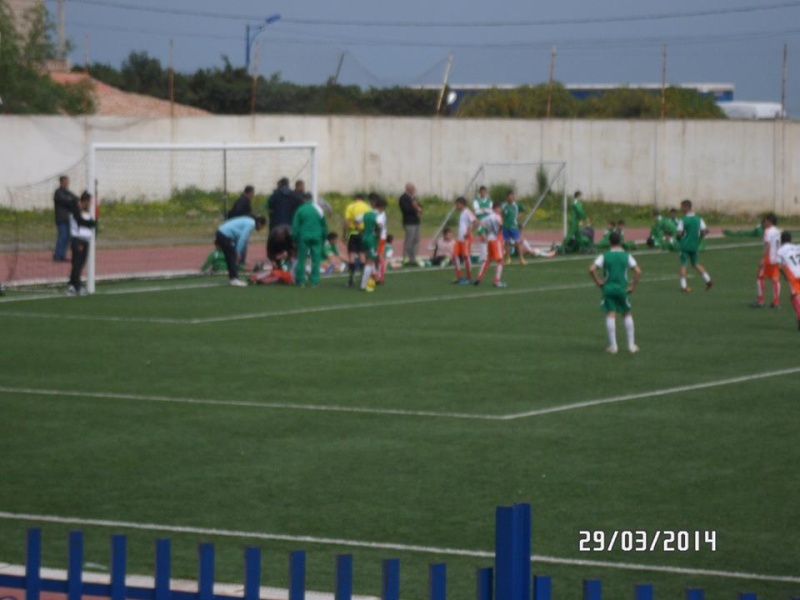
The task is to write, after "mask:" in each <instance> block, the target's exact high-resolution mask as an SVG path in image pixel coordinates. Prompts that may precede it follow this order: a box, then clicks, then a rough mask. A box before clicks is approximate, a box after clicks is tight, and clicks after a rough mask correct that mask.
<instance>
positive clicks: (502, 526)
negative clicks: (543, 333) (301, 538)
mask: <svg viewBox="0 0 800 600" xmlns="http://www.w3.org/2000/svg"><path fill="white" fill-rule="evenodd" d="M68 562H69V564H68V567H67V578H66V580H57V579H46V578H43V577H41V566H42V534H41V530H39V529H30V530H29V531H28V545H27V556H26V566H25V575H22V576H14V575H2V574H0V588H10V589H16V590H25V600H40V598H41V594H42V592H56V593H60V594H66V596H67V599H68V600H81V598H82V596H99V597H105V598H110V599H111V600H126V599H127V600H259V594H260V589H261V550H260V549H259V548H247V549H246V550H245V553H244V566H245V576H244V595H243V596H241V597H234V596H225V595H218V594H215V593H214V570H215V569H214V564H215V560H214V546H213V545H212V544H200V545H199V546H198V576H197V591H196V592H187V591H178V590H172V589H170V578H171V543H170V541H169V540H164V539H161V540H157V541H156V548H155V582H154V587H152V588H150V587H135V586H129V585H126V581H125V579H126V575H127V570H126V564H127V539H126V538H125V536H122V535H114V536H111V569H110V571H111V573H110V577H109V581H108V583H89V582H85V581H83V565H84V551H83V534H82V533H81V532H72V533H70V534H69V560H68ZM335 568H336V579H335V590H334V597H335V600H351V598H352V595H353V558H352V556H351V555H340V556H337V557H336V567H335ZM428 576H429V596H428V597H429V598H430V600H445V599H446V597H447V566H446V565H445V564H441V563H437V564H432V565H430V567H429V571H428ZM551 587H552V586H551V580H550V577H545V576H538V575H537V576H534V577H531V507H530V505H529V504H515V505H514V506H508V507H498V508H497V512H496V538H495V564H494V568H484V569H479V570H478V573H477V581H476V598H477V600H551ZM288 591H289V600H303V599H304V598H305V591H306V554H305V552H304V551H296V552H292V553H290V555H289V590H288ZM381 599H382V600H400V561H399V560H398V559H396V558H392V559H387V560H384V561H383V571H382V582H381ZM601 599H602V586H601V582H600V581H599V580H594V579H593V580H586V581H584V583H583V600H601ZM634 600H653V586H652V585H650V584H643V585H639V586H636V588H635V594H634ZM686 600H704V599H703V590H699V589H690V590H687V591H686ZM739 600H756V595H755V594H740V595H739Z"/></svg>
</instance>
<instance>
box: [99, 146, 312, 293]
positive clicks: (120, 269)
mask: <svg viewBox="0 0 800 600" xmlns="http://www.w3.org/2000/svg"><path fill="white" fill-rule="evenodd" d="M317 151H318V146H317V144H316V143H315V142H295V143H242V144H240V143H192V144H171V143H93V144H91V145H90V146H89V149H88V153H87V161H86V181H87V189H88V190H89V191H90V193H91V194H92V197H93V201H92V212H93V214H94V215H95V217H96V218H97V219H98V231H97V232H96V234H95V243H92V244H91V245H90V250H89V257H88V261H87V268H86V275H87V290H88V291H89V292H90V293H93V292H94V291H95V286H96V282H97V281H98V279H101V278H146V277H166V276H177V275H188V274H191V273H199V270H200V265H201V264H202V262H203V259H204V258H205V256H206V255H207V254H208V252H209V251H210V250H211V249H212V248H213V239H214V231H215V230H216V228H217V227H218V226H219V224H220V223H221V222H222V220H224V217H225V215H226V213H227V210H228V208H229V199H233V198H235V197H237V196H238V195H239V194H240V193H241V192H242V190H243V189H244V188H245V186H247V185H252V186H254V187H255V189H256V198H257V199H254V201H253V210H254V212H255V213H260V212H262V205H263V203H264V201H265V198H268V197H269V195H270V194H271V192H272V191H273V189H274V188H275V187H276V183H277V182H278V181H279V180H280V179H282V178H284V177H285V178H287V179H289V180H290V181H291V182H294V181H297V180H303V181H304V182H305V184H306V190H307V192H310V194H311V196H312V198H313V201H314V202H315V203H318V201H319V196H318V177H319V173H318V156H317ZM251 241H252V240H251Z"/></svg>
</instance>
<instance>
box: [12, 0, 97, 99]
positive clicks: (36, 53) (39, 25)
mask: <svg viewBox="0 0 800 600" xmlns="http://www.w3.org/2000/svg"><path fill="white" fill-rule="evenodd" d="M23 18H24V19H25V31H26V33H25V35H22V34H20V32H19V31H17V28H16V24H15V22H14V15H13V14H12V12H11V10H10V9H9V7H8V5H7V4H6V2H5V1H4V0H0V99H2V105H0V112H2V113H6V114H55V113H67V114H81V113H85V112H92V111H93V110H94V103H93V100H92V96H91V89H90V84H89V83H88V82H84V83H81V84H77V85H59V84H57V83H55V82H54V81H53V80H52V79H51V78H50V77H49V76H48V75H46V74H44V73H45V72H46V64H47V61H48V60H49V59H52V58H54V57H55V54H56V53H55V45H54V44H53V41H52V37H51V34H52V30H53V25H52V22H51V21H50V20H49V19H48V16H47V11H46V10H45V8H44V6H41V5H40V6H37V7H34V8H32V9H30V10H29V11H28V12H27V13H26V14H25V15H24V16H23Z"/></svg>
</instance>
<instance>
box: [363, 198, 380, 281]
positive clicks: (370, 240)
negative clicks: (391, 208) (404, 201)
mask: <svg viewBox="0 0 800 600" xmlns="http://www.w3.org/2000/svg"><path fill="white" fill-rule="evenodd" d="M369 200H370V204H371V206H372V209H371V210H369V211H367V212H365V213H364V214H363V215H362V219H361V222H362V223H363V225H364V229H363V232H362V234H361V249H362V251H363V252H364V259H365V262H364V272H363V273H362V275H361V289H362V290H367V289H369V290H374V289H375V284H374V281H373V283H372V285H371V286H370V285H368V283H369V281H370V279H371V278H372V276H373V274H374V273H377V271H378V263H379V262H380V257H379V256H378V231H379V229H378V217H379V215H380V214H381V213H382V212H383V211H384V210H385V209H386V200H384V199H383V198H381V197H379V196H378V195H377V194H370V198H369Z"/></svg>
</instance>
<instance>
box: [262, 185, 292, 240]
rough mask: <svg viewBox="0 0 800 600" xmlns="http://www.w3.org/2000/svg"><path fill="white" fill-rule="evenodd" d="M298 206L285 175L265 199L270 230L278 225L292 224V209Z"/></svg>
mask: <svg viewBox="0 0 800 600" xmlns="http://www.w3.org/2000/svg"><path fill="white" fill-rule="evenodd" d="M298 206H299V204H298V202H297V199H296V197H295V195H294V194H293V193H292V190H291V188H290V187H289V180H288V179H286V177H284V178H282V179H281V180H280V181H279V182H278V187H277V188H275V191H274V192H272V195H271V196H270V197H269V200H267V212H268V213H269V229H270V231H272V230H273V229H275V228H276V227H277V226H278V225H288V226H289V227H291V226H292V218H294V211H295V210H297V207H298Z"/></svg>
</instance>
